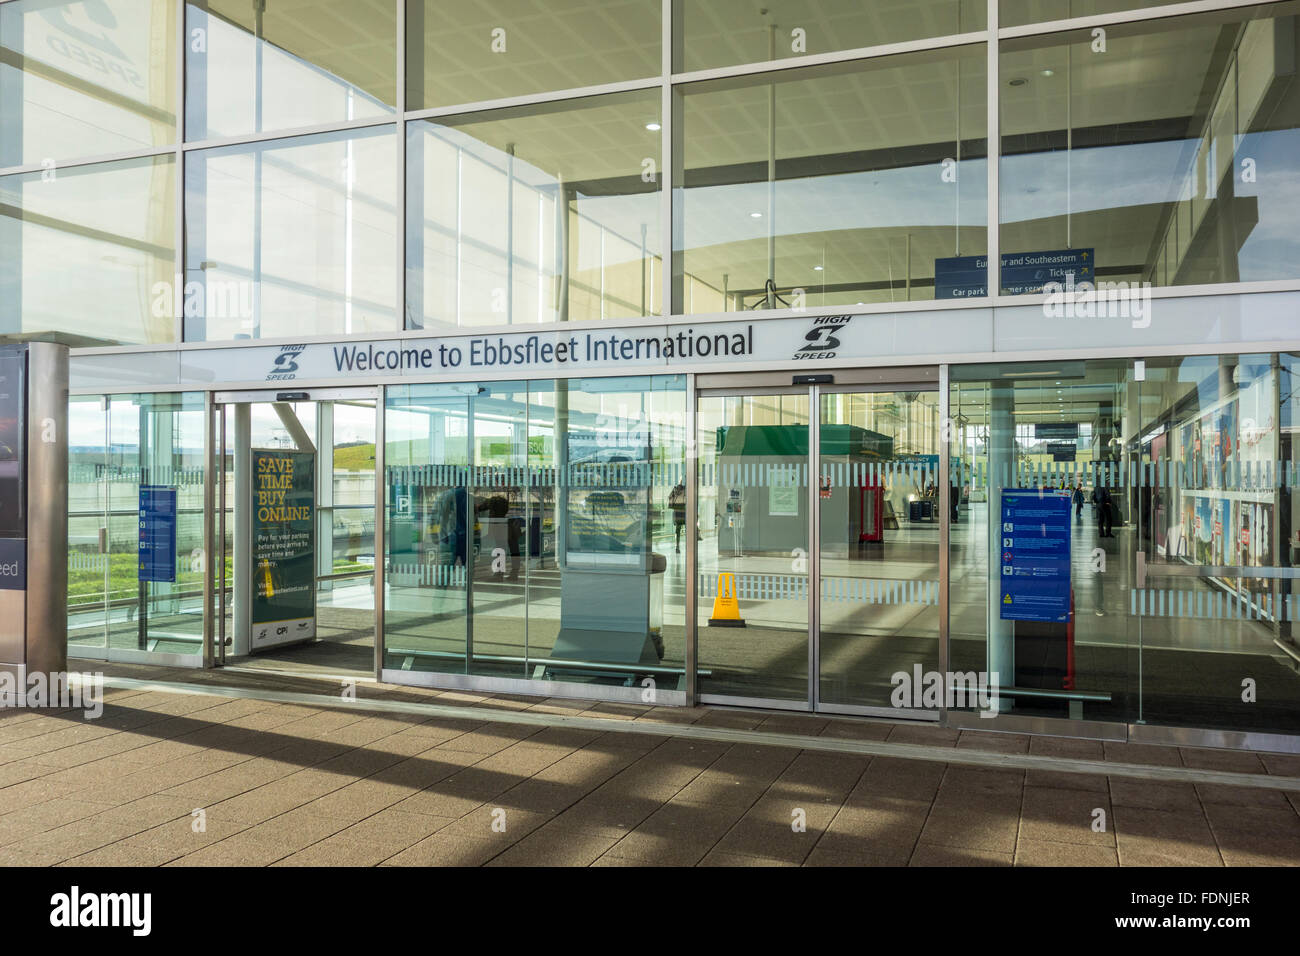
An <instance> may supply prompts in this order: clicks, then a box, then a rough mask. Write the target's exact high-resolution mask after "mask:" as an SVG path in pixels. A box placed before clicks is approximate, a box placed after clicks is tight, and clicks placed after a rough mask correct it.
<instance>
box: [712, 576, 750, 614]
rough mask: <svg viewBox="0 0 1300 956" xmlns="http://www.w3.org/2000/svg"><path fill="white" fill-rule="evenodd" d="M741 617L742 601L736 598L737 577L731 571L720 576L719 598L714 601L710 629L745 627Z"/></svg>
mask: <svg viewBox="0 0 1300 956" xmlns="http://www.w3.org/2000/svg"><path fill="white" fill-rule="evenodd" d="M744 626H745V622H744V621H743V620H741V617H740V600H739V598H737V597H736V576H735V575H734V574H732V573H731V572H730V571H723V572H722V573H721V574H719V575H718V596H717V597H715V598H714V599H713V617H711V618H709V627H744Z"/></svg>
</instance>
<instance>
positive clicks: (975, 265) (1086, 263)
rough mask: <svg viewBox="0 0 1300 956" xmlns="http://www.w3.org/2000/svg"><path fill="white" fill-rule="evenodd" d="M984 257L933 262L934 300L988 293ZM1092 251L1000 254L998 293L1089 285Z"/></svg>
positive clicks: (1090, 280) (956, 257)
mask: <svg viewBox="0 0 1300 956" xmlns="http://www.w3.org/2000/svg"><path fill="white" fill-rule="evenodd" d="M988 258H989V257H988V256H986V255H985V256H953V257H951V258H948V259H935V260H934V297H935V298H936V299H972V298H978V297H980V296H984V295H987V294H988V271H987V270H988ZM1093 259H1094V256H1093V250H1092V249H1053V250H1048V251H1047V252H1004V253H1002V294H1003V295H1032V294H1033V293H1036V292H1042V291H1043V286H1045V285H1046V284H1047V283H1049V282H1059V283H1061V284H1062V285H1066V284H1067V281H1068V280H1067V276H1074V282H1075V283H1076V284H1077V283H1080V282H1092V281H1093V279H1094V278H1095V273H1094V272H1093Z"/></svg>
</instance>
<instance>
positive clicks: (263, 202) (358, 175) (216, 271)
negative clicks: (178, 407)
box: [185, 127, 399, 341]
mask: <svg viewBox="0 0 1300 956" xmlns="http://www.w3.org/2000/svg"><path fill="white" fill-rule="evenodd" d="M186 166H187V176H186V181H185V188H186V218H185V248H186V263H187V267H188V270H189V271H188V272H187V273H186V283H185V292H186V296H185V338H186V339H187V340H189V341H213V340H216V341H220V340H230V339H247V338H253V339H259V338H294V337H302V336H304V335H352V334H355V333H365V332H380V331H395V330H396V329H397V328H398V327H399V323H398V320H397V305H396V296H397V292H396V288H395V286H394V281H393V280H394V272H393V262H394V260H395V259H396V256H397V210H396V189H395V185H394V177H395V173H394V169H395V166H396V155H395V144H394V135H393V130H392V128H391V127H377V128H374V129H367V130H359V131H357V132H354V133H323V134H321V135H318V136H306V137H299V138H295V139H288V140H276V141H274V142H270V143H251V144H247V145H239V146H227V147H222V148H219V149H208V150H200V151H195V152H191V153H189V154H188V155H187V156H186Z"/></svg>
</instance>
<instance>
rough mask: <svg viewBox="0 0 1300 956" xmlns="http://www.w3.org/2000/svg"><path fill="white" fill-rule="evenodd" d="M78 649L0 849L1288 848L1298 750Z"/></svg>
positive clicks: (799, 855)
mask: <svg viewBox="0 0 1300 956" xmlns="http://www.w3.org/2000/svg"><path fill="white" fill-rule="evenodd" d="M84 666H85V665H84V664H83V662H74V664H73V668H74V669H76V668H78V667H83V668H84ZM97 669H102V670H103V671H104V672H105V673H106V674H107V675H108V678H109V683H110V687H109V688H108V689H106V691H105V707H104V713H103V715H102V717H100V718H99V719H96V720H86V719H84V718H83V716H82V714H81V712H80V711H29V710H7V711H0V864H6V865H40V866H45V865H57V864H67V865H76V866H95V865H144V866H159V865H173V866H177V865H183V866H211V865H248V866H262V865H334V866H337V865H348V866H370V865H389V866H402V865H406V866H410V865H415V866H431V865H471V866H472V865H481V864H486V865H494V866H500V865H520V864H549V865H577V866H586V865H596V866H646V865H685V866H690V865H706V866H711V865H724V866H725V865H746V866H765V865H805V866H837V865H848V866H856V865H883V866H903V865H912V866H934V865H942V866H961V865H1000V866H1006V865H1012V864H1015V865H1021V866H1051V865H1070V866H1117V865H1123V866H1134V865H1136V866H1142V865H1172V864H1184V865H1204V866H1222V865H1225V864H1226V865H1229V866H1236V865H1260V864H1263V865H1279V864H1294V863H1296V862H1300V814H1298V813H1297V808H1298V807H1300V756H1293V755H1274V754H1254V753H1241V752H1233V751H1218V750H1202V749H1190V748H1173V747H1156V746H1142V745H1133V744H1111V743H1105V744H1103V743H1101V742H1098V741H1086V740H1074V739H1064V738H1049V737H1025V736H1019V735H1014V734H998V733H990V732H978V731H960V732H958V731H956V730H946V729H943V728H939V727H934V726H926V725H916V724H904V723H897V724H896V723H891V722H887V721H869V720H856V719H854V720H850V719H832V718H825V717H819V716H814V715H806V714H769V713H760V712H750V711H735V710H723V709H714V708H703V707H701V708H693V709H682V708H653V707H633V706H628V705H623V704H593V703H591V702H589V701H586V702H584V701H568V700H557V699H550V700H543V699H539V698H533V697H509V696H494V697H489V696H485V695H478V694H472V693H461V692H438V691H432V690H429V691H422V690H418V689H412V688H406V687H402V688H397V687H390V686H388V685H377V684H369V683H363V684H360V685H358V688H357V694H358V696H359V697H360V699H359V700H357V701H355V702H344V701H341V700H339V698H338V694H339V686H338V685H337V684H335V683H331V682H329V681H315V680H311V679H306V678H298V677H289V676H285V675H278V674H250V673H239V672H234V671H230V670H225V671H209V672H196V671H193V670H173V669H166V668H157V667H133V666H126V665H116V664H115V665H110V666H108V667H106V668H103V667H98V666H97ZM156 681H167V682H178V683H182V684H187V685H190V687H191V688H192V690H191V692H180V691H179V690H178V689H177V688H175V687H169V688H163V687H161V686H157V685H152V684H150V683H149V682H156Z"/></svg>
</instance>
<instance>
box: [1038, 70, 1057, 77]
mask: <svg viewBox="0 0 1300 956" xmlns="http://www.w3.org/2000/svg"><path fill="white" fill-rule="evenodd" d="M1039 75H1040V76H1055V75H1056V71H1055V70H1040V71H1039Z"/></svg>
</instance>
